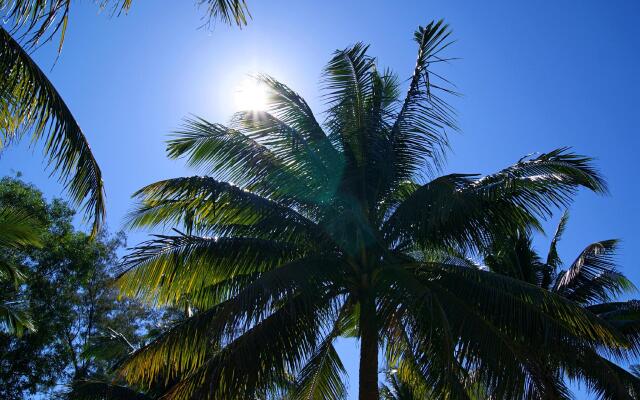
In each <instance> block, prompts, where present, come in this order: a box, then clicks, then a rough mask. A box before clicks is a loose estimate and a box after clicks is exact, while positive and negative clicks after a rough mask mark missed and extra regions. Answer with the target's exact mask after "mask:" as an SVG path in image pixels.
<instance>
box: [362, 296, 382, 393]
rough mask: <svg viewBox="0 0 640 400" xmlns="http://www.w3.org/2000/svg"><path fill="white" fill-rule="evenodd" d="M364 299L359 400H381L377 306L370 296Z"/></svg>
mask: <svg viewBox="0 0 640 400" xmlns="http://www.w3.org/2000/svg"><path fill="white" fill-rule="evenodd" d="M363 297H364V298H363V299H362V301H361V302H360V371H359V372H360V373H359V378H360V382H359V388H358V400H379V398H380V394H379V392H378V328H377V324H376V305H375V301H374V300H373V299H372V298H370V296H363Z"/></svg>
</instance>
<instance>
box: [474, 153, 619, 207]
mask: <svg viewBox="0 0 640 400" xmlns="http://www.w3.org/2000/svg"><path fill="white" fill-rule="evenodd" d="M592 161H593V160H592V159H591V158H589V157H584V156H581V155H578V154H575V153H571V152H569V149H568V148H559V149H556V150H553V151H550V152H548V153H542V154H539V155H538V156H537V157H534V158H522V159H521V160H520V161H518V162H517V163H516V164H514V165H512V166H510V167H508V168H505V169H504V170H502V171H500V172H498V173H496V174H493V175H488V176H485V177H483V178H481V179H479V180H477V181H476V182H475V183H474V184H473V185H472V186H471V188H472V189H473V190H476V191H478V192H480V193H483V194H485V195H486V196H488V197H490V198H502V199H508V200H509V201H512V202H514V203H515V204H518V205H520V206H521V207H523V208H524V209H527V210H529V211H531V212H534V213H536V214H538V215H540V216H544V217H547V216H551V214H552V211H553V208H562V207H566V206H567V205H568V204H569V202H570V200H571V198H572V196H573V195H574V194H575V192H576V191H577V190H578V189H579V188H581V187H582V188H586V189H589V190H592V191H594V192H596V193H606V192H607V186H606V183H605V181H604V179H603V178H602V176H601V175H600V173H599V172H598V171H597V170H596V169H595V167H594V166H593V163H592Z"/></svg>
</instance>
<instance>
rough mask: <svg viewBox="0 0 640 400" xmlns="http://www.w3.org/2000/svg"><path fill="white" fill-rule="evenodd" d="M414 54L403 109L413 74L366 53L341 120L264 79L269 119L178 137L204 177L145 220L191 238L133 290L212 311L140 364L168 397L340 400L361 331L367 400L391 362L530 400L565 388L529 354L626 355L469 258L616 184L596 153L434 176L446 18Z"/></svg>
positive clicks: (155, 263)
mask: <svg viewBox="0 0 640 400" xmlns="http://www.w3.org/2000/svg"><path fill="white" fill-rule="evenodd" d="M415 40H416V43H417V45H418V48H419V51H418V60H417V63H416V67H415V70H414V73H413V75H412V78H411V79H410V81H409V88H408V89H407V94H406V96H405V97H403V98H401V97H400V92H401V88H400V84H399V80H398V79H397V78H396V77H395V76H394V75H392V74H391V73H389V72H388V71H384V72H380V71H379V69H378V67H377V65H376V61H375V59H374V58H372V57H370V56H369V55H368V54H367V46H365V45H363V44H356V45H354V46H352V47H350V48H347V49H344V50H339V51H336V53H335V54H334V56H333V58H332V59H331V61H330V62H329V64H328V65H327V67H326V68H325V72H324V83H323V85H324V89H325V93H326V97H325V99H326V102H327V109H328V111H327V113H326V115H327V118H326V119H325V121H323V122H318V121H317V120H316V118H315V117H314V114H313V112H312V111H311V109H310V107H309V106H308V105H307V103H306V102H305V101H304V99H302V98H301V97H300V96H299V95H298V94H296V93H295V92H294V91H293V90H291V89H290V88H288V87H287V86H286V85H284V84H282V83H280V82H278V81H277V80H275V79H274V78H271V77H268V76H259V77H257V79H259V80H260V81H261V83H262V84H263V85H264V86H265V87H266V88H267V89H268V91H269V95H268V97H269V107H268V109H267V110H265V111H251V110H250V111H247V112H242V113H239V114H237V115H235V116H234V117H233V119H232V122H231V124H230V125H229V126H225V125H221V124H213V123H210V122H207V121H205V120H202V119H193V120H188V121H187V122H186V123H185V126H184V128H183V129H182V130H181V131H180V132H179V133H177V134H176V135H175V136H174V137H172V139H171V140H170V141H169V144H168V153H169V156H170V157H172V158H185V159H186V162H187V164H188V165H190V166H192V167H194V168H197V169H199V170H200V171H201V172H203V173H204V174H205V175H204V176H193V177H185V178H175V179H168V180H164V181H160V182H157V183H154V184H151V185H148V186H146V187H144V188H142V189H141V190H140V191H138V192H137V193H136V194H135V197H136V198H137V200H138V202H139V203H138V206H137V207H136V209H135V210H133V212H132V213H131V215H130V225H131V226H134V227H147V228H151V227H167V228H176V229H177V232H176V234H173V235H160V236H156V237H154V238H152V239H151V240H150V241H148V242H145V243H143V244H142V245H140V246H138V247H137V248H134V249H133V250H132V252H131V254H130V255H129V256H128V257H127V259H126V261H125V263H124V265H123V271H122V273H121V275H120V276H119V279H118V283H119V285H120V287H121V288H122V290H123V294H125V295H131V296H138V297H140V298H142V299H144V300H147V301H148V302H151V303H153V304H161V305H174V304H182V302H185V301H186V302H189V304H191V305H193V307H194V310H195V311H196V312H195V313H194V315H193V316H192V317H190V318H188V319H186V320H184V321H182V322H181V323H179V324H177V325H176V326H174V327H173V328H172V329H170V330H168V331H167V332H165V333H164V334H163V335H161V336H160V337H158V338H157V339H156V340H155V341H153V342H152V343H150V344H149V345H147V346H145V347H144V348H142V349H140V350H138V351H136V352H135V353H134V354H133V355H132V356H131V357H130V358H129V359H128V360H127V361H125V362H124V363H123V365H122V366H121V368H120V369H119V371H118V372H119V375H120V376H121V377H122V378H124V379H126V380H127V381H128V382H129V383H130V384H134V385H140V386H143V387H144V386H145V385H149V384H151V383H152V382H154V379H157V377H158V376H162V377H165V379H168V380H171V381H174V380H175V381H176V382H177V383H176V384H175V385H174V386H172V388H171V389H170V391H169V392H168V393H167V394H166V395H165V396H166V398H168V399H188V398H193V397H197V398H216V399H245V398H251V397H253V396H255V395H256V394H257V393H272V392H277V390H276V389H277V388H282V387H285V382H290V381H291V377H292V376H294V377H295V379H294V382H295V383H294V385H293V387H292V388H290V390H288V393H287V396H288V397H287V398H291V399H296V398H304V399H312V398H313V399H316V398H317V399H320V398H322V399H339V398H344V394H345V388H344V386H343V385H341V384H340V383H341V382H343V379H344V369H343V366H342V363H341V362H340V360H339V357H338V355H337V354H336V353H335V349H334V348H333V346H332V343H333V341H334V340H335V338H336V337H339V336H346V337H354V336H355V337H357V338H359V339H360V342H361V346H360V349H361V364H360V379H359V382H360V387H359V391H360V398H361V399H373V398H378V397H379V388H378V384H377V374H378V350H379V349H380V348H382V349H384V350H385V355H386V357H387V361H388V362H390V363H391V364H394V365H398V370H399V374H402V375H401V376H402V377H403V378H406V379H408V380H407V382H410V383H411V384H412V385H413V386H415V387H417V388H422V389H423V390H425V391H426V390H428V392H429V393H431V394H432V395H433V396H435V398H469V396H470V394H469V393H470V392H469V388H470V387H471V386H473V385H474V384H475V383H473V382H482V384H484V385H485V387H488V388H490V390H491V392H492V393H493V394H495V395H496V396H497V397H498V398H505V399H509V398H514V399H516V398H522V397H523V396H525V395H526V394H527V393H529V392H530V391H531V388H532V387H540V388H544V389H545V390H546V391H547V392H548V393H560V394H562V393H563V392H564V390H565V388H564V387H563V386H562V382H561V380H558V379H557V376H556V375H555V374H554V373H553V371H554V369H553V368H551V369H549V368H548V367H547V366H545V365H540V364H539V363H537V359H536V358H535V357H534V355H533V354H532V350H531V349H541V348H544V349H546V350H547V351H548V352H549V353H552V354H554V355H555V356H554V357H551V358H550V362H552V363H553V367H554V368H555V367H563V368H567V369H568V368H571V369H572V371H576V372H575V373H576V376H579V377H581V378H584V379H586V375H585V374H587V372H586V365H585V361H584V360H585V358H577V357H568V358H565V357H564V356H565V355H567V354H569V355H570V354H573V353H575V349H576V348H580V349H584V350H583V351H584V353H585V354H587V353H588V352H589V351H592V352H593V351H594V349H596V348H607V349H609V350H610V351H612V352H616V351H622V349H624V348H626V347H627V346H629V342H628V339H627V338H626V337H625V336H624V335H622V334H620V333H619V332H618V331H616V330H615V329H613V328H612V327H611V326H609V324H606V323H604V322H603V321H602V320H600V319H598V318H597V317H595V316H594V315H593V314H591V313H589V312H587V311H585V310H584V309H583V308H581V307H579V306H578V305H576V304H574V303H573V302H571V301H568V300H566V299H564V298H562V297H561V296H558V295H556V294H554V293H550V292H548V291H544V290H541V289H540V288H539V287H537V286H535V285H532V284H529V283H524V282H522V281H521V280H518V279H514V278H509V277H505V276H502V275H499V274H495V273H490V272H486V271H482V270H479V269H478V268H476V267H475V266H474V265H473V264H472V263H469V262H467V261H466V260H465V259H464V254H467V253H468V252H478V251H480V250H481V249H484V248H486V247H487V246H489V245H490V244H491V243H492V241H493V239H494V238H497V237H503V235H506V234H507V233H510V232H513V231H514V230H517V229H523V230H524V229H528V228H529V227H531V226H532V225H533V226H539V222H538V220H539V219H540V218H546V217H548V216H549V215H550V214H551V212H552V211H553V210H554V209H555V208H557V207H558V206H562V207H564V206H566V205H568V203H569V202H570V201H571V199H572V197H573V195H574V194H575V193H576V191H577V190H578V189H579V188H581V187H584V188H588V189H590V190H593V191H595V192H600V193H602V192H605V191H606V186H605V184H604V182H603V180H602V178H601V177H600V175H599V174H598V172H597V171H596V170H595V169H594V167H593V165H592V162H591V160H590V159H589V158H587V157H582V156H579V155H575V154H573V153H571V152H570V151H569V150H568V149H564V148H563V149H558V150H554V151H551V152H549V153H544V154H540V155H538V156H536V157H528V158H524V159H521V160H519V161H518V162H517V163H516V164H514V165H512V166H510V167H508V168H505V169H504V170H502V171H499V172H498V173H496V174H493V175H489V176H485V177H480V176H478V175H472V174H471V175H470V174H452V175H445V176H441V177H435V178H434V177H433V175H434V174H436V173H437V172H438V171H439V170H440V168H441V167H442V165H443V162H444V158H443V154H444V149H446V147H447V137H446V134H447V131H449V130H452V129H455V124H454V121H453V113H452V110H451V108H450V106H449V105H447V104H446V103H445V102H444V99H443V98H444V95H445V94H447V93H450V92H452V90H451V89H449V88H448V83H447V82H446V80H443V79H439V78H438V76H439V75H437V73H436V72H434V70H433V68H434V67H436V66H438V65H441V64H442V63H443V62H445V61H447V60H448V58H447V57H446V56H444V55H443V51H444V50H445V49H446V48H447V47H448V46H449V43H450V42H449V30H448V27H447V26H446V25H445V24H444V23H442V22H432V23H430V24H429V25H427V26H425V27H420V28H419V29H418V30H417V31H416V33H415ZM230 182H233V183H230ZM588 354H590V353H588ZM470 371H475V372H474V380H472V379H470ZM399 376H400V375H399ZM618 387H621V385H619V386H618ZM621 390H622V389H621Z"/></svg>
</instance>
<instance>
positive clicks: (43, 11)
mask: <svg viewBox="0 0 640 400" xmlns="http://www.w3.org/2000/svg"><path fill="white" fill-rule="evenodd" d="M71 3H72V1H71V0H0V13H1V15H2V17H3V19H4V20H5V22H6V24H7V26H9V27H10V30H11V31H12V32H20V33H21V36H22V38H24V39H25V41H26V45H27V47H33V46H36V45H37V44H38V43H39V42H41V41H45V42H46V41H48V40H51V39H52V38H53V37H54V36H55V35H56V34H60V43H59V47H58V49H59V50H60V49H61V48H62V44H63V42H64V38H65V33H66V30H67V24H68V20H69V13H70V11H71ZM97 3H99V4H100V7H101V8H105V7H109V8H111V9H112V11H113V12H114V13H120V12H125V11H127V10H128V9H129V7H130V6H131V3H132V0H99V1H97Z"/></svg>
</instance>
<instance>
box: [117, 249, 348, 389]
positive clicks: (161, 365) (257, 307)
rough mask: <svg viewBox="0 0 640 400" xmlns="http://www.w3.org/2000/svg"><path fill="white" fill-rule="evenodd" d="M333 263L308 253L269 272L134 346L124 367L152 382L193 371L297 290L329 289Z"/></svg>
mask: <svg viewBox="0 0 640 400" xmlns="http://www.w3.org/2000/svg"><path fill="white" fill-rule="evenodd" d="M335 268H337V266H336V265H335V261H333V260H331V259H327V258H309V257H308V258H304V259H301V260H296V261H293V262H290V263H287V264H285V265H282V266H280V267H279V268H275V269H273V270H271V271H268V272H265V273H264V274H262V275H261V276H259V277H257V278H256V279H254V280H253V281H251V282H249V283H248V284H247V285H246V286H243V287H241V288H240V290H239V291H238V293H237V294H235V295H234V296H233V297H232V298H230V299H227V300H226V301H224V302H222V303H220V304H218V305H216V306H214V307H212V308H210V309H207V310H204V311H201V312H199V313H196V314H195V315H193V316H192V317H190V318H187V319H186V320H184V321H181V322H180V323H178V324H177V325H176V326H175V327H173V328H172V329H170V330H169V331H167V332H166V333H165V334H163V335H161V336H159V337H158V338H156V339H155V340H154V341H153V342H151V343H150V344H148V345H147V346H145V347H143V348H141V349H140V350H138V351H136V352H135V353H134V354H133V355H132V357H131V358H130V359H129V360H127V361H126V362H125V363H124V364H123V365H122V367H121V368H120V372H121V373H122V374H124V375H127V376H128V379H130V380H132V381H135V382H151V381H152V380H153V377H154V376H157V375H162V376H166V377H167V378H168V377H171V376H176V375H182V374H184V373H186V372H189V371H194V370H195V369H197V368H199V367H201V366H202V365H203V363H204V362H205V360H206V359H207V358H206V357H207V356H208V355H210V352H211V351H212V350H214V349H215V347H216V346H219V345H220V343H224V339H225V338H226V339H227V340H229V338H231V339H233V338H235V337H237V334H238V332H239V331H242V330H243V329H244V330H246V329H249V327H251V326H253V325H255V324H257V323H260V321H261V320H262V319H263V317H265V315H269V313H270V312H271V311H272V310H273V309H274V308H275V309H280V307H279V305H280V304H282V302H286V301H287V299H290V298H292V297H295V295H296V293H306V294H308V295H311V294H312V293H313V294H314V295H321V294H322V293H326V291H327V290H328V289H327V288H325V287H324V282H325V281H329V279H328V276H329V275H330V274H331V273H335V272H332V271H334V270H335ZM212 346H213V347H212Z"/></svg>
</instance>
